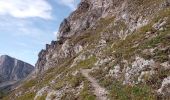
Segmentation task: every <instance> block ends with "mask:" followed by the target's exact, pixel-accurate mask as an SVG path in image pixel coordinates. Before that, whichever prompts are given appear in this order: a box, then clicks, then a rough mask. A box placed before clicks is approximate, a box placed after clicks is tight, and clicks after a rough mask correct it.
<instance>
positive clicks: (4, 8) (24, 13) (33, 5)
mask: <svg viewBox="0 0 170 100" xmlns="http://www.w3.org/2000/svg"><path fill="white" fill-rule="evenodd" d="M51 10H52V7H51V5H50V4H49V3H48V2H47V1H46V0H0V15H10V16H12V17H16V18H29V17H39V18H43V19H50V18H51Z"/></svg>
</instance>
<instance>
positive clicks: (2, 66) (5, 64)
mask: <svg viewBox="0 0 170 100" xmlns="http://www.w3.org/2000/svg"><path fill="white" fill-rule="evenodd" d="M33 70H34V67H33V66H32V65H30V64H28V63H25V62H23V61H20V60H17V59H15V58H12V57H9V56H7V55H3V56H1V57H0V84H1V83H3V82H6V81H19V80H21V79H23V78H25V77H27V76H28V74H30V73H31V72H32V71H33Z"/></svg>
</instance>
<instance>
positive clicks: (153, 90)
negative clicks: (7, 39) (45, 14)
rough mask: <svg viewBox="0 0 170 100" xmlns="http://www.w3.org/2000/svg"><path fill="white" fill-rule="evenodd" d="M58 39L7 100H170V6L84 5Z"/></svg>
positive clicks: (108, 1) (159, 0)
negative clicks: (30, 74)
mask: <svg viewBox="0 0 170 100" xmlns="http://www.w3.org/2000/svg"><path fill="white" fill-rule="evenodd" d="M58 34H59V37H58V40H57V41H52V42H51V44H47V45H46V49H44V50H41V52H40V53H39V55H38V57H39V58H38V61H37V63H36V66H35V71H34V73H33V74H34V75H35V76H36V77H32V78H30V79H29V80H28V81H25V82H24V83H23V84H22V86H20V87H18V88H17V89H16V90H15V91H13V92H12V93H11V94H10V95H8V96H7V97H5V98H4V99H8V100H11V99H14V100H44V99H46V100H145V99H146V100H169V99H170V42H169V41H170V0H81V2H80V4H79V5H78V8H77V10H75V11H74V12H73V13H71V14H70V16H69V17H68V18H66V19H64V21H63V22H62V23H61V25H60V29H59V33H58ZM11 97H12V98H11Z"/></svg>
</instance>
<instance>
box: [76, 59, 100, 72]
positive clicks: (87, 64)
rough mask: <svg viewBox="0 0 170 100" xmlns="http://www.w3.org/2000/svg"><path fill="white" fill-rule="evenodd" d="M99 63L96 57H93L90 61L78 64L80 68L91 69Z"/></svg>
mask: <svg viewBox="0 0 170 100" xmlns="http://www.w3.org/2000/svg"><path fill="white" fill-rule="evenodd" d="M96 61H97V58H96V57H95V56H91V57H90V58H89V59H86V60H84V61H81V62H79V63H78V64H77V66H78V67H79V68H85V69H90V68H92V67H93V66H94V63H95V62H96Z"/></svg>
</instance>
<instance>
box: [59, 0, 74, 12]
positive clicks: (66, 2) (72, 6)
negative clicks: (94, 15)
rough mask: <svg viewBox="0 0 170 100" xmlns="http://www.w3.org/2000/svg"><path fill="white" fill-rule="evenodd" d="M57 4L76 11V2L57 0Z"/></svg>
mask: <svg viewBox="0 0 170 100" xmlns="http://www.w3.org/2000/svg"><path fill="white" fill-rule="evenodd" d="M57 3H59V4H62V5H65V6H68V7H69V8H71V9H72V10H75V9H76V0H60V1H58V0H57Z"/></svg>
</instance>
